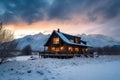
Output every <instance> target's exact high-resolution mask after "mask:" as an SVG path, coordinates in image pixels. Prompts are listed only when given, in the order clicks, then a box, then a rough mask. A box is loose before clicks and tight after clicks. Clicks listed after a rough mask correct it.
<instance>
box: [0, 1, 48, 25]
mask: <svg viewBox="0 0 120 80" xmlns="http://www.w3.org/2000/svg"><path fill="white" fill-rule="evenodd" d="M0 4H2V7H4V13H3V14H1V17H2V19H3V21H4V22H5V23H13V22H15V21H16V19H17V18H20V19H22V20H24V21H25V22H27V23H32V22H35V21H38V20H42V19H43V18H44V10H45V9H46V7H47V5H48V3H47V2H45V0H0Z"/></svg>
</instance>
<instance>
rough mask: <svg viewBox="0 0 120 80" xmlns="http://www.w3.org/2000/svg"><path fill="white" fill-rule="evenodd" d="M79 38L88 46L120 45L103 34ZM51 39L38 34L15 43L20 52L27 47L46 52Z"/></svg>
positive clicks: (83, 35)
mask: <svg viewBox="0 0 120 80" xmlns="http://www.w3.org/2000/svg"><path fill="white" fill-rule="evenodd" d="M77 36H80V37H81V39H82V40H84V41H86V42H87V45H90V46H92V47H104V46H113V45H120V42H119V41H117V40H115V39H113V38H112V37H108V36H105V35H101V34H90V35H86V34H81V35H80V34H79V35H77ZM49 37H50V34H48V35H46V34H43V33H38V34H35V35H27V36H25V37H23V38H19V39H16V40H15V41H16V42H17V43H18V45H17V49H19V50H22V49H23V48H24V47H25V46H27V45H30V46H31V48H32V50H35V51H36V50H37V51H42V50H44V47H43V46H44V44H45V42H46V41H47V40H48V38H49Z"/></svg>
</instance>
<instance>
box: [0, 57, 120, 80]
mask: <svg viewBox="0 0 120 80" xmlns="http://www.w3.org/2000/svg"><path fill="white" fill-rule="evenodd" d="M29 57H30V56H23V57H17V58H16V59H15V58H14V59H13V61H11V62H6V63H4V64H1V65H0V80H120V56H100V57H99V58H78V57H75V58H71V59H56V58H46V59H40V58H38V59H35V60H30V58H29Z"/></svg>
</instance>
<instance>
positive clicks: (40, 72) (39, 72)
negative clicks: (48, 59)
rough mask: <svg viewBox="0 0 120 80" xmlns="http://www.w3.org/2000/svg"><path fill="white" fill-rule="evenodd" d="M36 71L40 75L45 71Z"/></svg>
mask: <svg viewBox="0 0 120 80" xmlns="http://www.w3.org/2000/svg"><path fill="white" fill-rule="evenodd" d="M36 72H37V73H38V74H40V75H44V73H43V72H42V71H36Z"/></svg>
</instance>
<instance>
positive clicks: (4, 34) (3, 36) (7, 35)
mask: <svg viewBox="0 0 120 80" xmlns="http://www.w3.org/2000/svg"><path fill="white" fill-rule="evenodd" d="M13 39H14V33H13V32H12V31H10V30H8V29H6V28H5V27H3V25H2V22H0V43H4V42H8V41H12V40H13Z"/></svg>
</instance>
